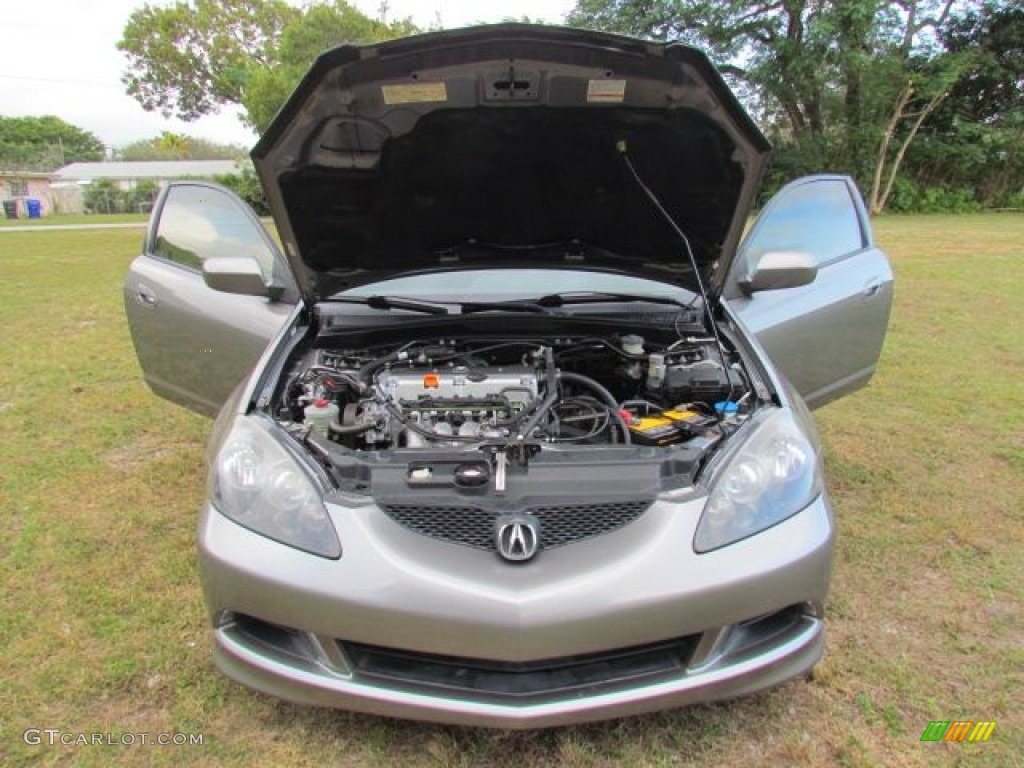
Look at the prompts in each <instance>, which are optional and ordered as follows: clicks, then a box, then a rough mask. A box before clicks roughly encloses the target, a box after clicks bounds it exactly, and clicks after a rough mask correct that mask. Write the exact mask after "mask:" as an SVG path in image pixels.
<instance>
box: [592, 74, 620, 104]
mask: <svg viewBox="0 0 1024 768" xmlns="http://www.w3.org/2000/svg"><path fill="white" fill-rule="evenodd" d="M625 98H626V81H625V80H591V81H590V82H589V83H587V101H590V102H596V103H603V104H621V103H622V101H623V99H625Z"/></svg>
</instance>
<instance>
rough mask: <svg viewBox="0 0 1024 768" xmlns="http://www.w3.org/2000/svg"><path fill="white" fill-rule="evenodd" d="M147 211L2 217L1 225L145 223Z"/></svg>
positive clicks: (43, 225) (38, 225)
mask: <svg viewBox="0 0 1024 768" xmlns="http://www.w3.org/2000/svg"><path fill="white" fill-rule="evenodd" d="M147 221H149V214H147V213H88V214H86V213H58V214H54V215H52V216H44V217H42V218H40V219H28V218H25V217H24V216H23V217H21V218H19V219H0V227H25V226H31V227H45V226H53V225H55V224H128V223H139V224H145V223H146V222H147Z"/></svg>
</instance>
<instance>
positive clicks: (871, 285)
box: [861, 278, 882, 299]
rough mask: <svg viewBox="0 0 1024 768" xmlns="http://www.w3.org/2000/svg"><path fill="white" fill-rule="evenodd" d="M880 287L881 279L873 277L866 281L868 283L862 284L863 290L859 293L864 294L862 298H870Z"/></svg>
mask: <svg viewBox="0 0 1024 768" xmlns="http://www.w3.org/2000/svg"><path fill="white" fill-rule="evenodd" d="M881 287H882V281H881V280H879V279H878V278H875V279H873V280H869V281H868V284H867V285H865V286H864V290H863V291H862V292H861V293H862V295H863V296H864V298H866V299H870V298H871V297H872V296H874V295H876V294H877V293H878V291H879V289H880V288H881Z"/></svg>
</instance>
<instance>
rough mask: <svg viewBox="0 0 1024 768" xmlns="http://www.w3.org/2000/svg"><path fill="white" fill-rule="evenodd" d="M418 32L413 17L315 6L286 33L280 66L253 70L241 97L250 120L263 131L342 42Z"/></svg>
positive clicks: (338, 4)
mask: <svg viewBox="0 0 1024 768" xmlns="http://www.w3.org/2000/svg"><path fill="white" fill-rule="evenodd" d="M415 31H416V28H415V26H413V24H412V22H411V21H409V20H408V19H405V20H399V21H396V22H393V23H391V24H386V23H384V22H382V21H376V20H374V19H371V18H369V17H368V16H366V15H364V14H363V13H361V12H360V11H358V10H357V9H355V8H353V7H352V6H350V5H348V4H347V3H345V2H335V3H334V4H333V5H312V6H310V7H309V8H308V9H307V10H306V12H305V14H304V15H303V16H302V18H300V19H299V20H298V21H296V22H294V23H293V24H290V25H289V26H288V27H286V28H285V29H284V30H283V31H282V33H281V39H280V42H279V46H278V49H277V55H278V65H277V66H276V67H273V68H267V67H263V68H258V69H254V70H253V71H252V72H251V75H250V79H249V82H248V87H247V88H246V89H245V93H244V94H243V96H242V104H243V106H244V107H245V112H246V122H247V123H248V124H249V125H251V126H252V127H253V128H255V129H256V131H257V132H259V133H262V132H263V131H264V130H266V128H267V126H269V125H270V121H271V120H273V119H274V115H276V114H277V111H278V110H279V109H280V108H281V106H282V105H283V104H284V102H285V100H286V99H287V98H288V96H289V94H291V92H292V90H294V88H295V86H296V85H298V82H299V80H300V79H302V76H303V75H304V74H306V71H307V70H308V69H309V66H310V65H311V64H312V63H313V61H314V60H315V59H316V57H317V56H319V55H320V54H321V53H323V52H324V51H326V50H329V49H330V48H333V47H335V46H338V45H341V44H342V43H372V42H376V41H379V40H387V39H389V38H394V37H402V36H405V35H409V34H412V33H414V32H415Z"/></svg>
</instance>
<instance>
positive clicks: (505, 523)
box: [494, 515, 540, 561]
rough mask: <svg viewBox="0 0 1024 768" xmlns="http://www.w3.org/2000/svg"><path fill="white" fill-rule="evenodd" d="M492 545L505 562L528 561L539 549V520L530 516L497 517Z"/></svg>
mask: <svg viewBox="0 0 1024 768" xmlns="http://www.w3.org/2000/svg"><path fill="white" fill-rule="evenodd" d="M494 544H495V546H496V548H497V550H498V554H499V555H501V556H502V557H503V558H505V559H506V560H512V561H523V560H529V559H530V558H531V557H533V556H534V555H536V554H537V549H538V548H539V547H540V520H538V519H537V518H536V517H533V516H531V515H499V516H498V519H497V520H496V521H495V523H494Z"/></svg>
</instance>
